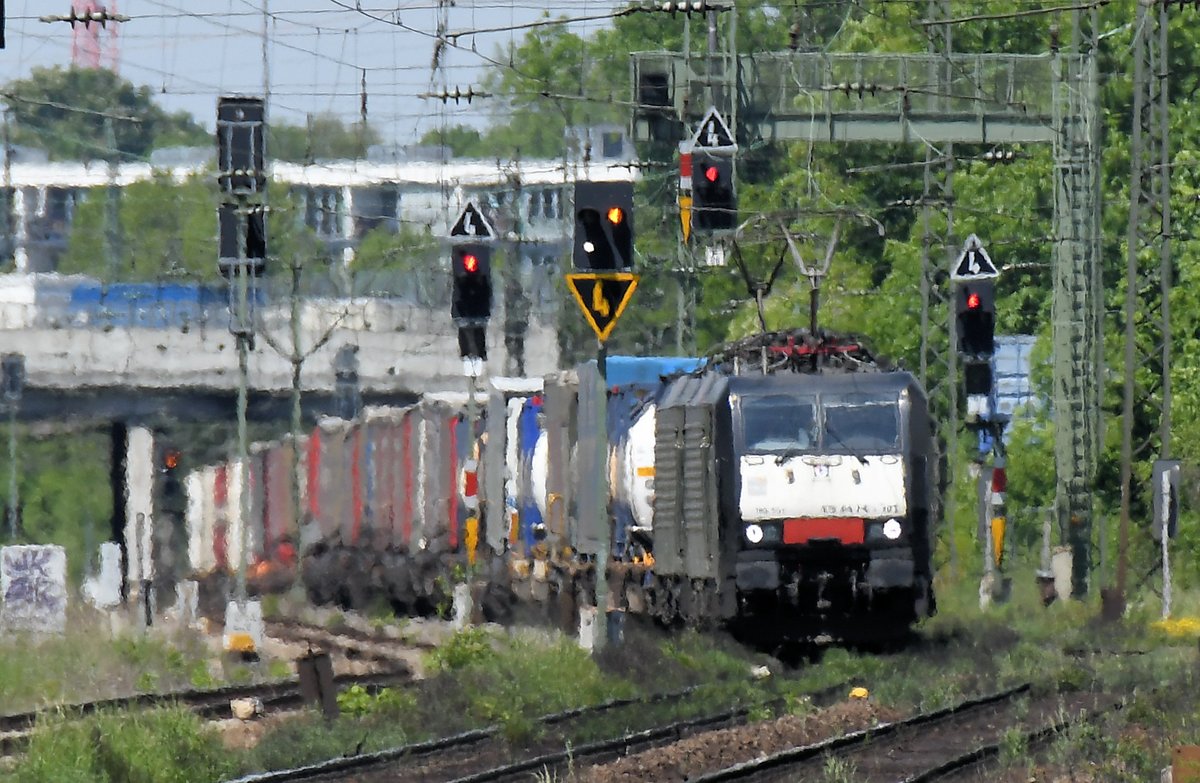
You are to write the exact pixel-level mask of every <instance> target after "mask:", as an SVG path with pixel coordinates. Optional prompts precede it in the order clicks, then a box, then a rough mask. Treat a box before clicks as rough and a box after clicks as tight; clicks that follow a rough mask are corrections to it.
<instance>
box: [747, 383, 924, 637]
mask: <svg viewBox="0 0 1200 783" xmlns="http://www.w3.org/2000/svg"><path fill="white" fill-rule="evenodd" d="M729 406H730V412H731V424H732V427H731V430H732V431H731V435H732V444H731V445H732V451H733V459H734V460H735V468H734V471H733V474H734V480H733V481H732V482H731V483H730V484H729V485H728V486H726V487H724V488H723V491H725V492H728V493H730V495H731V497H729V498H728V503H727V506H728V507H729V508H730V509H732V510H733V513H732V514H731V516H730V517H729V518H728V519H727V520H726V525H727V526H728V527H727V534H728V537H729V538H730V539H731V540H732V541H734V542H736V546H735V547H733V548H734V549H735V550H736V554H735V555H734V557H735V563H734V585H735V589H736V593H737V603H738V618H737V625H738V628H739V629H741V630H742V631H744V632H745V633H747V634H748V635H751V636H755V635H768V636H770V637H773V638H777V639H783V640H800V641H805V640H811V639H812V638H814V637H816V636H820V635H827V636H830V637H833V638H835V639H839V640H844V641H865V640H871V641H876V640H880V639H884V638H887V637H889V636H893V635H895V634H898V633H901V632H903V631H905V630H907V629H908V627H909V626H910V625H911V624H912V623H913V622H915V621H916V620H919V619H920V618H922V617H925V616H927V615H929V614H931V613H932V612H933V610H934V598H933V592H932V587H931V583H932V567H931V547H932V535H931V525H932V522H933V519H934V517H935V515H936V513H937V510H938V505H939V504H938V499H937V498H938V496H937V480H936V468H937V463H936V458H935V451H934V442H933V437H932V432H931V429H930V422H929V416H928V407H927V404H926V399H925V395H924V392H923V391H922V389H921V387H920V385H919V384H918V383H917V381H916V379H915V378H913V376H911V375H910V374H908V373H905V372H864V373H837V374H813V375H809V374H795V373H780V374H774V375H768V376H761V375H760V376H737V377H733V378H731V379H730V381H729Z"/></svg>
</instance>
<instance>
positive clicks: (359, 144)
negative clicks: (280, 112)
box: [267, 113, 379, 163]
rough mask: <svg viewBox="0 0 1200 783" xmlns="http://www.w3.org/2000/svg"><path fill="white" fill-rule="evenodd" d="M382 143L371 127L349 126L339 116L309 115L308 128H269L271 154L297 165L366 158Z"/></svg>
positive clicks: (277, 125) (287, 125) (269, 149)
mask: <svg viewBox="0 0 1200 783" xmlns="http://www.w3.org/2000/svg"><path fill="white" fill-rule="evenodd" d="M378 143H379V133H378V132H377V131H376V130H375V129H374V128H372V127H371V126H370V125H369V124H368V125H364V124H362V123H350V124H349V125H347V124H345V123H343V122H342V120H341V118H339V117H338V116H337V115H336V114H328V113H326V114H316V115H309V118H308V123H307V125H304V126H300V125H291V124H288V123H278V122H272V123H271V124H270V125H269V126H268V128H267V154H268V155H269V156H270V157H272V158H274V159H276V160H286V161H291V162H293V163H309V162H312V161H314V160H336V159H347V158H363V157H366V154H367V148H368V147H370V146H371V145H373V144H378Z"/></svg>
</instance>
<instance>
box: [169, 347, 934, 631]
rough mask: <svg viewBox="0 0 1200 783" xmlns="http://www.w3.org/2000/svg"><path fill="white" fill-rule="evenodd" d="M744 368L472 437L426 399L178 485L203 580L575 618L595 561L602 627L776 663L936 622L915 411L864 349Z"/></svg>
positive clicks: (645, 365) (582, 377)
mask: <svg viewBox="0 0 1200 783" xmlns="http://www.w3.org/2000/svg"><path fill="white" fill-rule="evenodd" d="M768 347H769V348H770V351H769V352H768V350H767V348H768ZM751 353H752V354H754V355H755V356H757V357H761V359H762V361H759V362H757V363H755V362H754V361H742V360H739V358H738V357H737V356H736V355H735V356H732V360H731V356H730V355H728V354H727V355H724V356H721V355H716V356H713V357H709V359H708V360H707V361H706V362H703V363H698V362H696V361H694V360H693V361H691V362H681V360H678V359H674V360H654V359H643V360H637V359H628V360H622V359H610V360H609V367H608V373H607V378H603V379H602V378H601V377H600V375H599V373H598V372H597V370H596V367H595V364H594V363H590V364H585V365H582V366H580V367H579V368H577V369H575V370H571V371H567V372H560V373H555V374H552V375H550V376H547V377H546V378H544V379H534V380H520V381H511V380H503V379H501V380H495V381H493V382H492V384H491V388H490V390H489V391H488V393H487V394H486V396H485V397H481V398H480V399H478V400H477V403H480V405H477V406H471V407H472V408H475V407H478V408H479V409H480V413H479V415H478V416H477V417H475V420H472V417H471V416H470V415H469V412H468V405H467V403H468V400H467V397H466V395H465V394H463V395H453V394H443V395H429V396H426V397H425V398H423V399H422V400H421V401H420V402H418V403H417V404H415V405H412V406H409V407H406V408H388V409H368V410H367V411H365V412H364V414H363V415H361V416H359V417H358V418H357V419H356V420H354V421H343V420H340V419H325V420H322V421H321V422H319V423H318V425H317V426H316V427H315V428H314V429H313V430H312V431H311V432H310V433H309V434H307V436H306V437H305V438H304V439H303V440H302V442H300V443H298V444H297V443H292V442H291V441H290V440H288V439H284V440H281V441H278V442H275V443H268V444H258V445H256V446H255V448H254V449H253V450H252V455H251V458H250V465H249V470H248V476H249V481H248V485H247V487H246V489H245V490H244V491H243V488H242V486H241V484H242V483H243V482H242V481H241V480H240V477H241V475H242V473H243V471H240V470H238V465H237V464H236V463H228V464H224V465H214V466H209V467H205V468H202V469H200V470H198V471H195V472H194V473H193V474H191V475H190V476H189V477H188V478H187V480H186V489H187V494H188V511H187V515H186V516H187V527H188V531H189V542H190V543H189V554H190V557H191V566H192V570H193V572H194V575H195V576H197V577H198V578H201V579H206V580H208V581H209V582H217V583H220V582H221V580H222V579H223V578H228V575H229V574H230V572H231V571H232V570H233V568H234V567H235V565H236V564H237V563H238V562H239V559H240V551H241V546H242V544H243V542H245V545H246V547H247V558H246V559H247V562H248V563H249V579H250V583H251V585H252V587H254V588H255V589H256V590H260V591H265V590H270V589H279V588H281V587H283V586H286V585H287V584H288V583H289V582H290V581H291V580H293V579H295V578H297V575H299V578H300V579H302V580H303V583H304V585H305V587H306V588H307V591H308V594H309V596H310V597H311V598H312V600H314V601H316V602H338V603H342V604H345V605H350V606H356V605H363V604H365V603H367V602H369V601H371V600H376V599H379V598H386V600H388V601H390V602H391V604H392V605H393V607H394V608H395V609H396V610H397V611H398V612H405V613H410V612H415V613H422V612H434V611H438V610H440V609H444V608H445V607H446V606H448V602H449V595H450V591H451V589H452V586H453V585H454V584H455V583H456V582H460V581H469V582H471V583H472V584H474V585H475V588H476V591H477V595H479V597H480V598H481V599H482V601H481V602H482V604H483V606H484V609H485V611H486V612H487V613H488V614H489V615H492V616H499V615H502V614H503V613H504V612H505V611H506V610H507V608H508V607H510V606H511V605H512V604H513V603H525V604H532V605H535V606H537V605H541V606H543V607H546V609H547V610H548V611H549V612H550V614H551V615H552V616H554V617H561V618H564V619H565V618H567V617H573V616H574V610H575V609H576V608H577V607H578V605H580V604H581V603H592V602H594V595H595V593H594V591H595V582H596V568H597V563H598V562H599V559H600V557H601V556H602V555H601V553H602V551H603V550H604V548H605V547H604V546H603V545H605V544H607V549H608V550H609V561H608V567H607V569H606V571H605V574H606V577H607V584H608V590H609V592H608V606H609V608H610V609H620V610H624V611H626V612H631V613H640V614H645V615H649V616H652V617H654V618H656V619H657V620H658V621H660V622H662V623H664V624H668V625H674V624H692V625H705V624H712V623H721V624H724V625H727V626H729V627H731V628H732V629H733V630H734V631H735V632H737V633H738V634H739V635H741V636H743V637H744V638H746V639H748V640H750V641H753V642H754V643H756V644H762V645H767V646H771V645H777V644H780V643H787V642H799V643H806V642H809V641H812V640H813V639H815V638H818V637H829V638H831V639H834V640H844V641H854V642H862V641H867V642H869V641H872V640H878V639H881V638H884V637H890V636H893V635H895V634H897V633H901V632H904V631H906V630H907V629H908V628H910V626H911V625H912V624H913V623H914V622H916V621H918V620H920V619H921V618H923V617H925V616H927V615H929V614H932V613H933V611H934V608H935V604H934V595H933V590H932V565H931V556H932V539H931V535H932V530H933V527H934V525H935V523H936V520H937V516H938V513H939V509H940V503H939V483H938V480H937V472H938V471H937V460H936V457H935V455H936V451H935V443H934V438H933V435H932V429H931V421H930V417H929V411H928V405H927V403H926V398H925V395H924V392H923V391H922V389H921V387H920V385H919V384H918V383H917V382H916V380H915V379H914V378H913V377H912V376H911V375H909V374H908V373H905V372H897V371H888V370H883V369H880V368H879V367H877V366H876V365H875V363H874V362H873V361H871V360H870V357H869V356H868V355H866V354H865V352H864V351H863V350H862V349H861V348H860V347H859V346H858V345H857V344H854V343H840V344H835V343H831V342H830V341H829V340H825V341H821V342H820V343H819V344H816V343H815V342H814V341H812V340H808V341H807V342H804V341H800V342H797V341H796V340H795V339H793V336H788V337H787V339H775V340H774V341H773V342H770V343H769V344H768V342H763V344H762V345H760V346H758V347H757V348H756V349H755V350H754V351H752V352H751ZM750 359H754V356H751V357H750ZM601 394H603V395H605V399H606V408H607V420H606V421H605V423H604V425H603V427H604V430H606V433H602V432H601V425H600V423H599V419H598V413H599V411H598V407H597V402H598V400H599V397H600V395H601ZM598 439H599V440H600V442H599V443H598ZM293 477H298V479H299V482H298V485H295V484H294V482H293ZM297 504H299V505H297ZM297 508H298V509H299V513H297ZM218 589H220V588H218Z"/></svg>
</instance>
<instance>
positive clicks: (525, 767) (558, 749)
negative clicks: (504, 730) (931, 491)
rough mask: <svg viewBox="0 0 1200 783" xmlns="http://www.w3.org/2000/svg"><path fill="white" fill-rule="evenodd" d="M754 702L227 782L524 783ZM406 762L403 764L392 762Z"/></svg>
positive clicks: (407, 750)
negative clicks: (526, 743)
mask: <svg viewBox="0 0 1200 783" xmlns="http://www.w3.org/2000/svg"><path fill="white" fill-rule="evenodd" d="M847 687H848V683H839V684H837V685H833V686H829V687H826V688H821V689H819V690H816V691H813V692H811V693H810V694H808V696H809V698H811V699H813V700H814V701H818V702H819V701H823V700H828V699H830V698H831V697H833V696H835V695H840V694H842V693H844V692H845V689H846V688H847ZM696 690H697V688H696V687H695V686H693V687H691V688H687V689H684V690H682V691H674V692H671V693H663V694H658V695H655V696H652V697H648V698H646V697H643V698H636V699H620V700H616V701H611V702H606V703H604V704H600V705H595V706H591V707H581V708H576V709H573V710H568V711H566V712H561V713H555V714H553V715H547V716H544V717H542V718H539V719H538V721H537V722H538V723H539V724H540V725H541V726H543V727H553V726H557V725H559V724H562V723H566V722H568V721H578V720H584V719H588V718H592V717H595V716H597V715H600V714H602V713H604V712H608V711H610V710H614V709H618V708H626V707H629V708H636V707H639V706H640V707H646V706H649V705H652V704H655V703H664V702H677V701H680V700H682V699H684V698H686V697H687V696H688V695H690V694H692V693H693V692H695V691H696ZM751 710H752V708H751V707H739V708H735V709H728V710H722V711H720V712H716V713H713V714H709V715H705V716H702V717H698V718H689V719H686V720H680V721H675V722H672V723H670V724H667V725H663V726H658V727H655V728H652V729H647V730H644V731H638V732H634V733H631V734H625V735H622V736H618V737H613V738H609V739H605V740H600V741H596V742H591V743H587V744H583V745H578V746H574V747H568V743H567V741H566V738H565V731H561V730H560V731H557V732H556V733H555V735H554V736H550V737H546V738H544V739H542V740H541V741H538V742H536V743H535V745H534V746H533V747H531V748H527V749H525V750H524V751H523V752H522V753H521V754H520V755H519V757H518V758H516V759H513V758H512V751H511V748H509V747H508V746H507V744H506V743H505V741H504V740H503V738H502V736H501V730H500V728H499V727H496V726H493V727H490V728H487V729H480V730H476V731H470V732H466V733H464V734H459V735H456V736H453V737H446V738H443V739H437V740H431V741H428V742H421V743H415V744H412V745H407V746H404V747H400V748H393V749H390V750H385V751H380V752H379V753H374V754H365V755H362V756H355V757H350V758H338V759H330V760H329V761H326V762H322V763H319V764H313V765H309V766H306V767H299V768H296V769H291V770H278V771H274V772H266V773H259V774H256V775H249V776H246V777H243V778H238V779H237V780H236V781H229V783H292V782H293V781H321V782H322V783H333V781H342V782H343V783H351V782H352V783H376V781H388V783H408V782H409V781H414V782H415V781H432V780H441V781H454V783H485V782H487V781H506V780H520V781H523V782H527V781H528V780H529V779H530V774H531V773H539V772H541V771H542V770H543V769H545V770H551V771H554V770H558V769H562V768H565V767H566V766H567V765H568V763H570V764H576V765H578V764H596V763H600V762H602V761H604V760H607V759H612V758H616V757H619V756H623V755H625V754H627V753H630V752H633V751H640V750H647V749H650V748H655V747H661V746H664V745H668V744H670V743H672V742H675V741H677V740H679V739H680V738H681V737H685V736H689V735H691V734H695V733H698V732H702V731H706V730H710V729H716V728H720V727H722V726H729V725H734V724H737V723H742V722H745V721H746V720H747V719H748V717H749V715H750V713H751ZM400 760H403V761H404V762H405V763H404V765H403V767H401V766H398V765H397V764H395V762H397V761H400Z"/></svg>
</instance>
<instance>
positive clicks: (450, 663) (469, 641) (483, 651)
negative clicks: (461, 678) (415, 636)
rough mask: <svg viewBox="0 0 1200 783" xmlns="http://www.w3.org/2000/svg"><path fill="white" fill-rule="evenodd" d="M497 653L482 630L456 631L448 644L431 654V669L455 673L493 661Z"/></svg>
mask: <svg viewBox="0 0 1200 783" xmlns="http://www.w3.org/2000/svg"><path fill="white" fill-rule="evenodd" d="M495 657H496V651H495V650H494V649H493V648H492V643H491V639H490V638H489V637H488V634H487V632H486V631H485V630H483V629H482V628H463V629H462V630H461V631H456V632H455V634H454V635H453V636H451V637H450V638H449V639H448V640H446V643H445V644H443V645H442V646H441V647H439V648H438V649H436V650H434V651H433V652H432V653H430V654H429V659H430V662H431V663H432V664H433V666H432V667H431V668H435V669H440V670H443V671H455V670H458V669H464V668H466V667H468V666H472V665H475V664H479V663H482V662H484V661H488V660H492V659H494V658H495Z"/></svg>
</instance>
